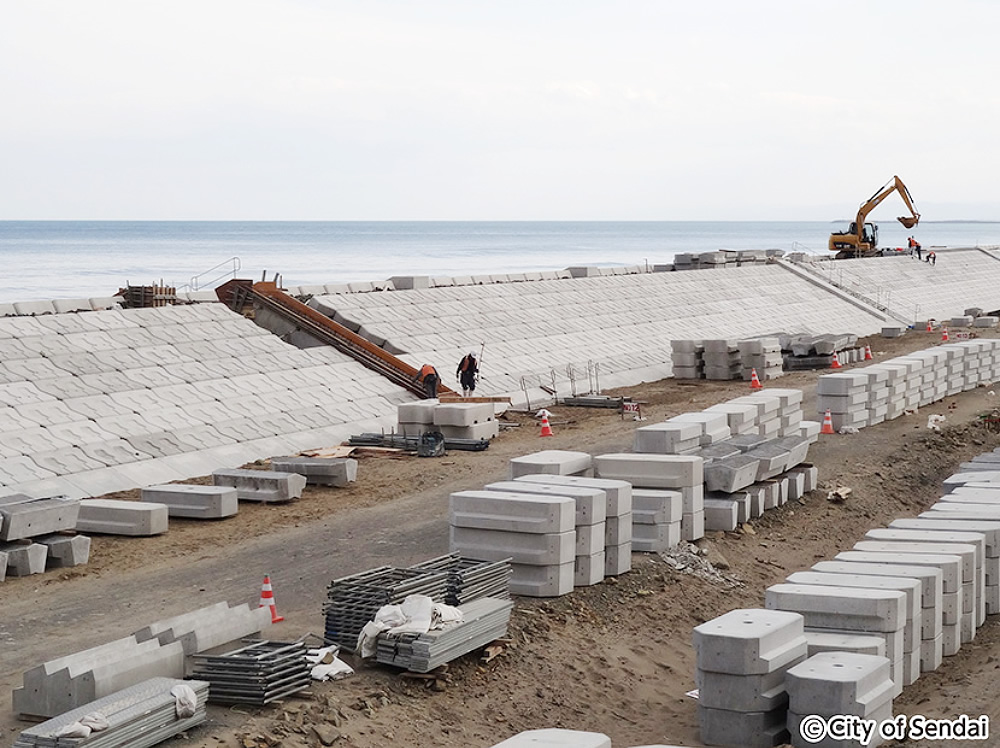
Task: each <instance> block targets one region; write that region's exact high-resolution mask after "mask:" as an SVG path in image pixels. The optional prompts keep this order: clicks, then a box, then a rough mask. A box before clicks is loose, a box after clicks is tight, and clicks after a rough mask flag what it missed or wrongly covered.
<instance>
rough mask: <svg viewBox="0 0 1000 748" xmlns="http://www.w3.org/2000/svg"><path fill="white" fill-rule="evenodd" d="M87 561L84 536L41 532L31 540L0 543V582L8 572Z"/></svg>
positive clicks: (87, 546) (20, 573)
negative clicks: (42, 533)
mask: <svg viewBox="0 0 1000 748" xmlns="http://www.w3.org/2000/svg"><path fill="white" fill-rule="evenodd" d="M89 560H90V538H89V537H87V536H86V535H63V534H56V535H40V536H36V537H33V538H31V539H30V540H22V541H15V542H13V543H0V582H2V581H4V579H6V577H7V575H8V574H9V575H10V576H12V577H25V576H28V575H29V574H41V573H42V572H44V571H46V570H48V569H65V568H67V567H70V566H81V565H83V564H85V563H87V562H88V561H89Z"/></svg>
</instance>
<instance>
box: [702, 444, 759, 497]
mask: <svg viewBox="0 0 1000 748" xmlns="http://www.w3.org/2000/svg"><path fill="white" fill-rule="evenodd" d="M703 456H704V455H703ZM704 470H705V485H706V486H707V488H708V490H709V491H722V492H724V493H733V492H734V491H739V490H741V489H743V488H746V487H747V486H749V485H751V484H753V483H755V482H756V481H757V475H758V473H759V472H760V458H758V457H754V456H753V453H752V452H751V453H747V454H743V453H738V454H736V455H734V456H731V457H723V458H721V459H713V460H712V461H711V462H709V463H707V464H706V465H705V467H704Z"/></svg>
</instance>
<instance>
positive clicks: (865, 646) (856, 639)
mask: <svg viewBox="0 0 1000 748" xmlns="http://www.w3.org/2000/svg"><path fill="white" fill-rule="evenodd" d="M806 642H807V643H808V645H809V657H812V656H813V655H814V654H819V653H820V652H854V653H856V654H867V655H877V656H879V657H885V639H883V638H882V637H880V636H871V635H869V634H832V633H830V632H828V631H824V630H822V629H815V630H807V631H806Z"/></svg>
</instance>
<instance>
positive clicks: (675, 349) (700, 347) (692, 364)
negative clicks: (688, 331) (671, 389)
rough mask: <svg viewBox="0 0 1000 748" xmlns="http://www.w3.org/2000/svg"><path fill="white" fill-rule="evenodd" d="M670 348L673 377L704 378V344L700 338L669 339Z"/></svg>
mask: <svg viewBox="0 0 1000 748" xmlns="http://www.w3.org/2000/svg"><path fill="white" fill-rule="evenodd" d="M670 350H671V354H670V360H671V362H672V363H673V374H674V378H675V379H704V378H705V361H704V358H703V354H704V352H705V346H704V344H703V343H702V342H701V341H700V340H671V341H670Z"/></svg>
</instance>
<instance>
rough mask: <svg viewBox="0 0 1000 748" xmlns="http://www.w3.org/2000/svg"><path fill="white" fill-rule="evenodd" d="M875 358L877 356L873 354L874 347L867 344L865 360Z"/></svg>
mask: <svg viewBox="0 0 1000 748" xmlns="http://www.w3.org/2000/svg"><path fill="white" fill-rule="evenodd" d="M873 358H875V357H874V356H873V355H872V347H871V346H870V345H866V346H865V361H871V360H872V359H873Z"/></svg>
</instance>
